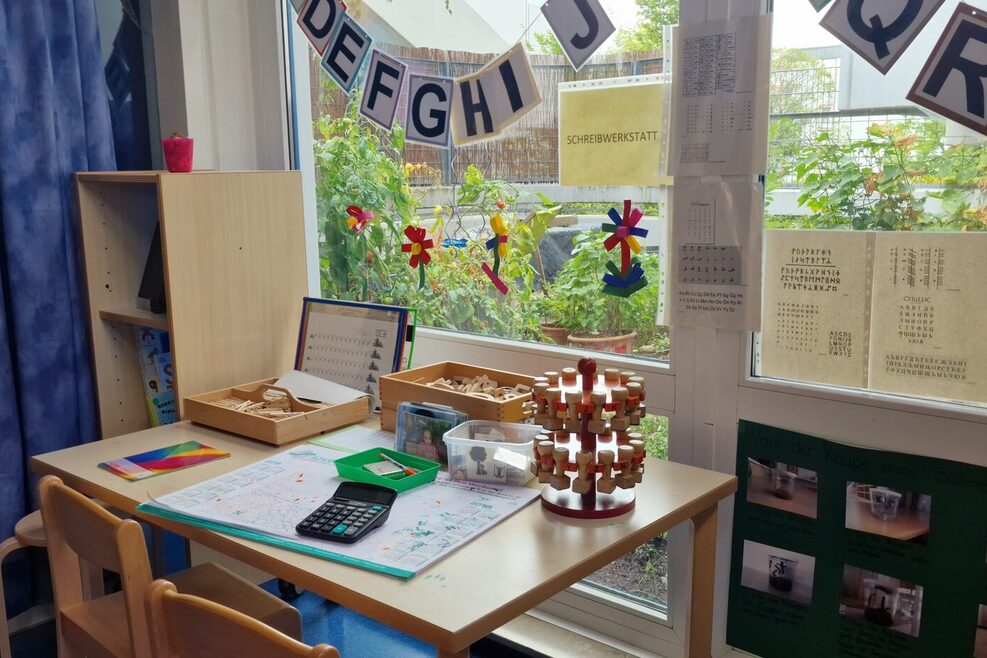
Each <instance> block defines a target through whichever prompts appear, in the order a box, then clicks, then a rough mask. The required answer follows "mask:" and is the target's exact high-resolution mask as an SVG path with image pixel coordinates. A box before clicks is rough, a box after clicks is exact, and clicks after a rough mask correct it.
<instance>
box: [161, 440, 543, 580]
mask: <svg viewBox="0 0 987 658" xmlns="http://www.w3.org/2000/svg"><path fill="white" fill-rule="evenodd" d="M346 454H348V453H347V452H343V451H340V450H331V449H329V448H324V447H321V446H316V445H311V444H304V445H301V446H298V447H296V448H293V449H291V450H289V451H287V452H283V453H280V454H279V455H277V456H274V457H271V458H269V459H265V460H263V461H259V462H257V463H255V464H251V465H250V466H246V467H244V468H241V469H238V470H235V471H232V472H230V473H227V474H225V475H221V476H220V477H217V478H213V479H211V480H207V481H205V482H202V483H201V484H197V485H194V486H192V487H188V488H186V489H182V490H180V491H176V492H174V493H172V494H169V495H167V496H162V497H161V498H158V499H155V500H152V501H151V504H152V505H153V506H155V507H159V508H163V509H166V510H168V511H171V512H175V513H178V514H183V515H188V516H192V517H194V518H197V519H201V520H204V521H209V522H212V523H216V524H219V525H223V526H229V527H232V528H237V529H240V530H246V531H248V532H254V533H260V534H263V535H267V536H270V537H273V538H276V539H281V540H287V541H290V542H292V543H293V544H297V545H299V546H300V547H301V548H303V549H309V550H310V551H315V552H323V553H330V554H332V555H333V556H338V557H341V558H344V560H348V561H350V563H352V564H357V563H360V562H365V563H368V564H365V565H361V566H365V567H366V568H371V569H373V567H374V566H376V567H384V568H385V569H392V570H397V571H401V572H406V573H405V574H404V575H406V576H410V575H413V574H415V573H418V572H419V571H421V570H423V569H425V568H426V567H428V566H429V565H430V564H433V563H434V562H436V561H438V560H440V559H441V558H443V557H444V556H446V555H448V554H449V553H451V552H452V551H454V550H456V549H457V548H459V547H460V546H462V545H463V544H465V543H467V542H468V541H470V540H472V539H473V538H475V537H477V536H478V535H480V534H482V533H483V532H484V531H486V530H488V529H489V528H491V527H492V526H494V525H496V524H497V523H499V522H501V521H503V520H504V519H505V518H507V517H508V516H510V515H511V514H513V513H514V512H516V511H518V510H520V509H521V508H523V507H524V506H525V505H527V504H529V503H530V502H531V501H533V500H534V499H535V498H537V497H538V496H539V495H540V491H539V490H538V489H529V488H524V487H502V486H496V485H485V484H479V483H472V482H463V481H457V480H451V479H449V476H448V475H447V474H445V473H439V475H438V477H437V478H436V480H435V482H434V483H432V484H427V485H423V486H420V487H417V488H415V489H412V490H411V491H407V492H405V493H402V494H400V495H399V496H398V499H397V500H396V501H395V503H394V505H393V506H392V507H391V513H390V516H389V517H388V519H387V521H386V522H385V523H384V525H383V526H381V527H380V528H378V529H376V530H374V531H372V532H370V533H369V534H368V535H367V536H366V537H364V538H363V539H361V540H360V541H358V542H356V543H355V544H341V543H338V542H331V541H323V540H319V539H311V538H308V537H303V536H301V535H299V534H298V533H296V532H295V526H296V525H297V524H298V523H299V522H300V521H301V520H302V519H304V518H305V517H306V516H308V515H309V514H310V513H311V512H312V511H313V510H315V509H316V508H318V507H319V505H321V504H322V503H324V502H325V501H326V500H327V499H328V498H330V497H331V496H332V494H333V492H334V491H335V490H336V487H338V486H339V484H340V483H341V482H343V480H341V479H340V478H339V477H338V476H337V475H336V467H335V466H334V464H333V462H334V460H336V459H338V458H339V457H343V456H345V455H346ZM302 552H305V551H304V550H303V551H302ZM325 557H329V558H330V559H332V558H331V557H330V556H329V555H326V556H325ZM394 575H400V574H394Z"/></svg>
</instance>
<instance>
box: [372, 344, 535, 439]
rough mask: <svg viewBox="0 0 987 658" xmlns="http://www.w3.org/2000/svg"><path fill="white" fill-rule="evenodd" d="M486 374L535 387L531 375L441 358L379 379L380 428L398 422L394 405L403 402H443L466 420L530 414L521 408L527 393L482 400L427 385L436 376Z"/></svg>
mask: <svg viewBox="0 0 987 658" xmlns="http://www.w3.org/2000/svg"><path fill="white" fill-rule="evenodd" d="M480 375H486V376H488V377H490V378H491V379H494V380H496V381H497V383H498V384H499V385H501V386H515V385H517V384H525V385H527V386H534V384H535V379H534V377H529V376H528V375H519V374H517V373H514V372H506V371H503V370H493V369H492V368H479V367H477V366H471V365H468V364H465V363H456V362H454V361H443V362H441V363H433V364H432V365H430V366H424V367H422V368H415V369H413V370H405V371H403V372H396V373H393V374H390V375H384V376H382V377H381V378H380V405H381V409H380V428H381V429H382V430H384V431H386V432H393V431H394V430H395V425H396V421H397V408H398V405H399V404H401V403H402V402H431V403H433V404H444V405H448V406H450V407H452V408H453V409H456V410H457V411H462V412H463V413H465V414H467V416H468V417H469V420H496V421H500V422H505V423H520V422H522V421H523V420H525V419H526V418H528V416H530V413H528V412H526V411H525V409H524V404H525V402H527V401H528V400H530V399H531V396H530V395H526V396H521V397H517V398H514V399H513V400H506V401H503V402H498V401H496V400H485V399H483V398H477V397H473V396H471V395H466V394H464V393H458V392H456V391H446V390H443V389H440V388H433V387H431V386H426V383H427V382H434V381H435V380H436V379H438V378H439V377H444V378H446V379H452V378H453V377H455V376H461V377H479V376H480Z"/></svg>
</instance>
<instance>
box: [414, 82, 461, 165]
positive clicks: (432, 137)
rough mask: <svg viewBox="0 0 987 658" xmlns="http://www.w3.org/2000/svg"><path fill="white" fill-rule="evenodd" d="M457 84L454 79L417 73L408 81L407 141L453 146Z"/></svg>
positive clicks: (444, 146) (427, 144) (445, 146)
mask: <svg viewBox="0 0 987 658" xmlns="http://www.w3.org/2000/svg"><path fill="white" fill-rule="evenodd" d="M453 82H454V81H453V79H452V78H442V77H435V76H430V75H417V74H415V73H412V74H411V75H410V76H409V77H408V114H407V117H406V118H405V122H404V127H405V130H406V135H405V138H406V139H407V141H409V142H412V143H413V144H425V145H426V146H438V147H441V148H447V147H448V146H449V133H450V131H449V122H450V116H451V114H452V86H453Z"/></svg>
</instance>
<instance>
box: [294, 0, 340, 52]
mask: <svg viewBox="0 0 987 658" xmlns="http://www.w3.org/2000/svg"><path fill="white" fill-rule="evenodd" d="M343 12H344V10H343V5H342V3H341V2H340V1H339V0H307V1H306V2H305V4H304V5H302V8H301V9H299V10H298V26H299V27H300V28H301V29H302V32H304V33H305V36H307V37H308V40H309V41H310V42H311V44H312V47H313V48H315V49H316V50H317V51H318V52H319V55H324V54H325V52H326V48H327V47H328V46H329V39H330V38H332V33H333V32H334V31H335V30H336V27H337V26H338V25H339V21H340V19H341V18H342V17H343Z"/></svg>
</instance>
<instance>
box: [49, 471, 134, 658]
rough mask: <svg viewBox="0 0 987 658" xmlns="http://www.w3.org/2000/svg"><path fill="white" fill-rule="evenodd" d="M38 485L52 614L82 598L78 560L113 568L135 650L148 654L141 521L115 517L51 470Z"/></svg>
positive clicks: (83, 599) (83, 596)
mask: <svg viewBox="0 0 987 658" xmlns="http://www.w3.org/2000/svg"><path fill="white" fill-rule="evenodd" d="M39 489H40V494H41V495H40V498H41V515H42V516H43V517H44V523H45V530H46V532H47V533H48V558H49V561H50V562H51V581H52V590H53V591H54V594H55V614H56V616H58V615H59V614H60V611H62V610H65V609H66V608H68V607H69V606H72V605H76V604H78V603H82V602H84V601H85V594H84V591H83V586H82V579H83V574H82V567H81V563H80V560H84V561H85V562H88V563H90V564H92V565H94V566H96V567H98V568H100V569H105V570H107V571H112V572H114V573H116V574H118V575H119V576H120V583H121V586H122V589H123V599H124V604H125V607H126V614H127V619H126V620H125V621H126V623H127V629H128V631H129V637H130V644H131V647H132V648H133V655H134V657H135V658H150V657H151V643H150V637H149V632H148V628H147V617H146V614H145V603H144V601H145V596H146V592H147V588H148V587H149V586H150V584H151V565H150V562H149V560H148V557H147V544H145V542H144V531H143V530H142V529H141V526H140V524H139V523H137V521H134V520H132V519H127V520H124V519H119V518H117V517H116V516H114V515H113V514H111V513H110V512H108V511H107V510H106V509H104V508H102V507H100V506H99V505H97V504H96V503H94V502H93V501H91V500H89V499H88V498H86V497H85V496H83V495H82V494H80V493H79V492H78V491H75V490H74V489H71V488H69V487H67V486H65V485H64V484H63V483H62V481H61V480H60V479H58V478H57V477H55V476H53V475H48V476H45V477H44V478H42V479H41V484H40V486H39Z"/></svg>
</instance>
